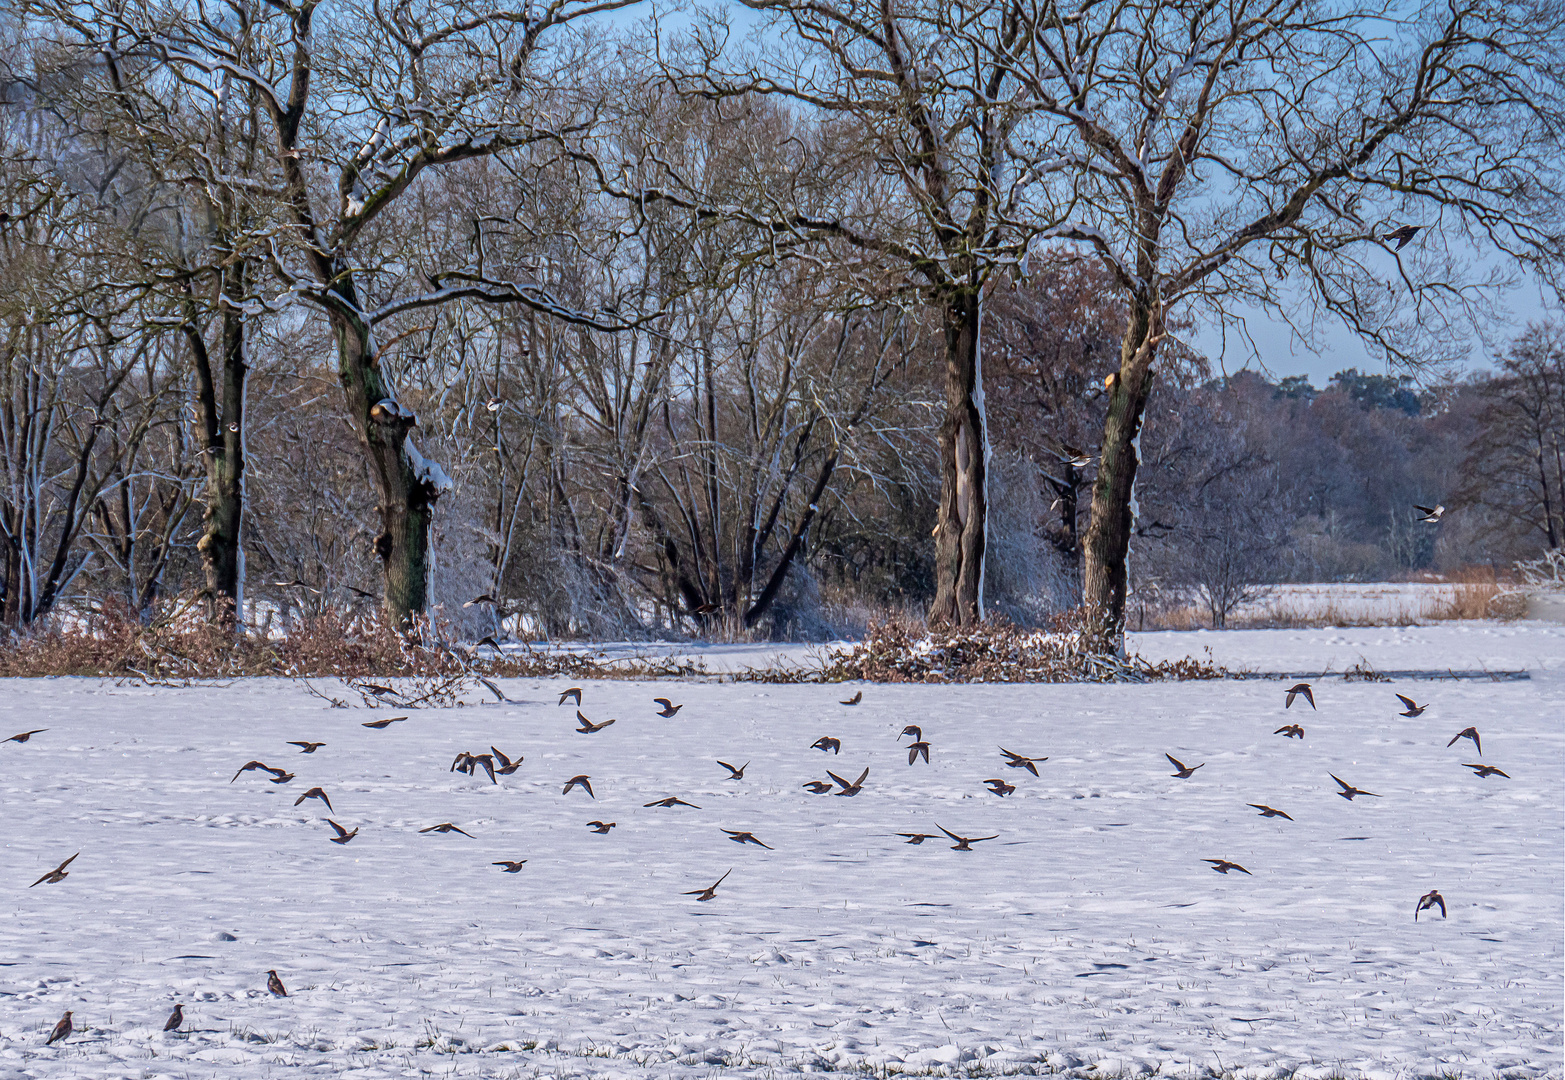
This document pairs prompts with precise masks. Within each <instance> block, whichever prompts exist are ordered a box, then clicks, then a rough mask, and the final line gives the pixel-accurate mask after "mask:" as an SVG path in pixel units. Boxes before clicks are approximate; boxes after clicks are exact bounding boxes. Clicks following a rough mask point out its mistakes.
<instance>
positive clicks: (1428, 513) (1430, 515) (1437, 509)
mask: <svg viewBox="0 0 1565 1080" xmlns="http://www.w3.org/2000/svg"><path fill="white" fill-rule="evenodd" d="M1413 509H1414V510H1417V511H1418V512H1419V513H1420V514H1422V515H1423V516H1422V517H1420V518H1419V519H1418V520H1419V521H1426V522H1428V523H1429V524H1431V525H1433V524H1434V523H1435V522H1437V521H1439V520H1440V517H1441V515H1443V514H1444V513H1445V507H1443V506H1419V505H1418V504H1417V503H1414V504H1413Z"/></svg>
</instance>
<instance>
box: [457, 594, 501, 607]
mask: <svg viewBox="0 0 1565 1080" xmlns="http://www.w3.org/2000/svg"><path fill="white" fill-rule="evenodd" d="M499 602H500V601H499V600H497V599H495V598H494V597H493V596H490V595H489V594H488V593H480V594H479V595H477V596H475V597H473V598H472V599H471V600H469V601H467V602H466V603H465V604H463V605H462V606H463V607H474V606H476V605H478V604H498V603H499Z"/></svg>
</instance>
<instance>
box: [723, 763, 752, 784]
mask: <svg viewBox="0 0 1565 1080" xmlns="http://www.w3.org/2000/svg"><path fill="white" fill-rule="evenodd" d="M718 764H719V765H721V766H722V767H723V768H725V769H727V770H728V779H730V780H743V779H744V771H745V770H746V769H748V768H749V767H750V763H749V762H748V761H747V762H745V763H744V764H743V765H741V766H739V767H738V768H737V769H736V768H734V767H733V766H732V765H730V764H728V762H726V761H719V762H718Z"/></svg>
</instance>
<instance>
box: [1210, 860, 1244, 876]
mask: <svg viewBox="0 0 1565 1080" xmlns="http://www.w3.org/2000/svg"><path fill="white" fill-rule="evenodd" d="M1201 861H1202V862H1209V863H1211V864H1212V869H1213V870H1216V871H1217V872H1218V873H1219V874H1226V873H1228V871H1230V870H1237V871H1239V872H1240V873H1241V874H1250V871H1248V870H1246V869H1245V868H1244V867H1242V866H1240V865H1239V864H1238V863H1236V862H1229V861H1228V860H1227V859H1202V860H1201ZM1250 876H1251V877H1254V876H1255V875H1254V874H1250Z"/></svg>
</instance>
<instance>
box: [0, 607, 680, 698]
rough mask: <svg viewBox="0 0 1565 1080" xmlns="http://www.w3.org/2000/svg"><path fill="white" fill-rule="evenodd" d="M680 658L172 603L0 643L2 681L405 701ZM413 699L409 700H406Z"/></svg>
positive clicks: (657, 673)
mask: <svg viewBox="0 0 1565 1080" xmlns="http://www.w3.org/2000/svg"><path fill="white" fill-rule="evenodd" d="M701 674H704V670H703V669H702V668H701V666H700V665H699V664H692V663H690V662H688V661H680V660H661V659H656V658H653V659H648V658H641V657H632V658H628V659H623V658H620V659H611V658H609V657H606V656H604V655H602V654H600V653H591V652H584V651H563V650H553V649H534V648H531V647H527V648H524V649H523V650H522V651H520V652H507V653H503V654H500V655H484V654H481V653H479V652H478V651H477V650H464V649H461V648H457V647H453V646H450V645H446V644H444V643H443V642H441V641H439V640H438V637H437V636H436V635H434V634H432V633H431V632H430V631H429V627H428V626H427V625H426V626H423V627H420V628H418V630H417V631H416V632H415V633H412V634H404V633H402V632H400V631H398V630H397V629H396V628H395V627H394V626H392V625H391V624H389V623H387V622H386V621H385V620H384V619H383V618H381V617H380V616H379V614H378V613H377V614H375V615H371V616H349V615H344V614H341V613H337V612H328V613H327V614H325V615H323V616H321V617H320V618H317V619H311V620H303V621H299V622H296V623H295V625H294V627H293V628H292V629H291V630H290V631H289V632H288V634H287V635H286V636H284V637H280V638H272V637H269V636H265V635H262V634H258V633H239V634H236V633H234V632H233V631H232V630H228V629H225V628H223V627H220V626H216V625H213V624H211V623H208V622H205V621H203V620H201V619H199V618H195V617H193V615H192V612H191V610H190V606H189V605H188V604H187V605H184V606H178V607H175V606H171V607H169V608H168V609H167V610H166V611H164V612H162V613H160V615H159V617H157V618H154V619H153V620H152V621H151V622H149V623H142V622H141V621H140V620H139V619H137V618H136V617H135V615H134V613H132V612H131V611H130V610H129V609H128V608H127V607H125V606H124V605H120V604H112V603H110V604H104V605H102V606H101V607H99V608H97V609H94V610H91V611H87V612H84V613H82V614H81V615H79V616H73V617H70V618H69V619H60V620H56V621H55V622H53V623H52V624H51V625H50V626H48V627H45V628H41V629H37V630H34V631H33V632H30V633H21V634H14V635H13V636H12V637H11V638H10V639H9V640H8V641H6V642H4V643H3V644H0V677H5V678H37V677H42V676H49V675H84V676H100V677H106V678H133V679H142V680H145V681H147V682H158V683H171V682H172V683H178V682H189V681H190V680H194V679H231V678H239V677H244V676H265V675H273V676H285V677H289V678H324V677H337V678H342V679H349V680H352V679H366V678H372V679H388V680H389V679H399V678H400V679H409V680H415V682H414V683H413V684H411V685H409V686H406V687H403V688H402V690H406V691H407V692H408V693H407V694H403V693H400V692H399V694H398V697H401V698H403V700H404V703H410V702H411V700H414V699H417V698H420V697H425V696H428V697H430V698H431V699H432V700H434V699H438V698H440V696H441V692H440V691H439V687H440V686H441V685H442V684H447V685H454V684H451V680H453V679H456V678H458V677H465V676H468V675H485V676H489V677H496V678H550V677H558V676H565V677H569V678H595V679H631V678H659V677H664V676H688V675H701ZM408 695H411V698H410V697H409V696H408Z"/></svg>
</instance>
